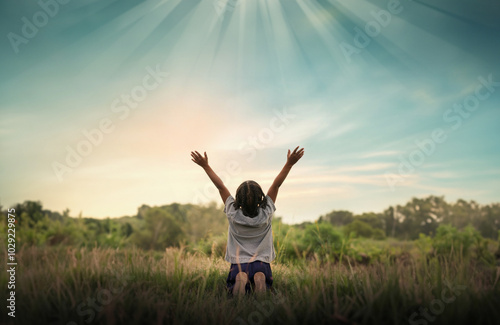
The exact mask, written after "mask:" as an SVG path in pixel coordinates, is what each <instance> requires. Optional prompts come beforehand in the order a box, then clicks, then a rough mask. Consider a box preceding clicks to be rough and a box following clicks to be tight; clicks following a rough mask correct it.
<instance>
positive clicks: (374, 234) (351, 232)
mask: <svg viewBox="0 0 500 325" xmlns="http://www.w3.org/2000/svg"><path fill="white" fill-rule="evenodd" d="M343 230H344V234H345V235H346V236H349V237H354V238H356V237H365V238H373V239H384V238H385V233H384V231H383V230H382V229H378V228H373V227H372V226H370V225H369V224H368V223H366V222H364V221H361V220H354V221H353V222H351V223H350V224H348V225H346V226H344V228H343Z"/></svg>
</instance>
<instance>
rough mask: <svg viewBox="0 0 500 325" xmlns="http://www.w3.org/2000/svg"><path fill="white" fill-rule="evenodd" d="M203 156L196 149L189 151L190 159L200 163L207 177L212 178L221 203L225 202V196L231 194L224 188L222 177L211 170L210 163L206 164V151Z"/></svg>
mask: <svg viewBox="0 0 500 325" xmlns="http://www.w3.org/2000/svg"><path fill="white" fill-rule="evenodd" d="M204 155H205V156H202V155H201V154H200V153H199V152H198V151H194V152H193V151H191V158H192V159H191V160H192V161H194V162H195V163H196V164H198V165H200V166H201V168H203V169H204V170H205V172H206V173H207V175H208V177H210V179H211V180H212V183H214V185H215V187H217V189H218V190H219V194H220V197H221V199H222V203H223V204H226V200H227V198H228V197H229V196H230V195H231V193H229V190H228V189H227V188H226V186H225V185H224V183H223V182H222V179H220V177H219V176H217V174H216V173H215V172H214V171H213V170H212V168H211V167H210V165H209V164H208V157H207V153H206V152H205V153H204Z"/></svg>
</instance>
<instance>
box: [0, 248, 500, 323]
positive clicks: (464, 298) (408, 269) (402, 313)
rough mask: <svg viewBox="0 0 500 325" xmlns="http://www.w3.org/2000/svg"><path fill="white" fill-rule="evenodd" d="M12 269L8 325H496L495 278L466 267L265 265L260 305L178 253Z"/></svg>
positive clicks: (205, 260) (24, 254)
mask: <svg viewBox="0 0 500 325" xmlns="http://www.w3.org/2000/svg"><path fill="white" fill-rule="evenodd" d="M2 251H3V252H4V253H1V254H2V255H1V260H2V263H3V265H6V256H5V250H2ZM17 259H18V273H17V279H16V307H17V308H16V319H15V324H68V323H69V324H277V323H279V324H288V325H292V324H354V323H356V324H411V322H410V321H409V318H410V316H411V315H412V313H414V312H417V314H418V313H419V308H421V307H422V308H427V309H429V308H431V309H430V310H431V312H432V310H434V311H436V310H438V311H439V313H438V314H437V315H434V314H431V316H432V318H431V319H432V320H433V321H432V322H431V321H429V320H426V319H425V318H424V317H423V316H416V317H415V318H413V321H414V322H413V323H414V324H498V320H499V319H500V308H499V306H500V283H499V282H500V281H499V276H500V269H499V268H498V267H493V266H487V265H484V264H479V263H477V262H474V261H473V260H469V259H465V258H464V259H461V258H453V259H449V258H440V259H438V258H431V259H425V258H420V257H419V256H416V255H410V256H407V257H406V258H405V259H402V260H391V259H389V258H387V259H382V262H372V263H370V264H369V265H352V264H349V262H345V263H330V262H320V261H306V260H299V261H295V262H294V264H293V265H288V264H284V263H279V264H272V270H273V277H274V292H273V293H270V294H268V295H266V296H264V297H261V298H259V299H256V297H254V296H248V297H245V298H243V299H236V298H231V297H228V295H227V294H226V291H225V280H226V277H227V273H228V270H229V264H228V263H226V262H225V261H223V260H222V259H221V258H211V257H207V256H203V255H201V254H192V253H187V252H184V251H183V250H180V249H167V250H166V251H165V252H153V251H142V250H134V249H127V250H115V249H101V248H94V249H88V248H72V247H52V248H50V247H47V248H43V247H24V248H23V249H21V251H19V252H18V253H17ZM7 281H8V280H7V272H2V273H1V275H0V285H1V287H2V288H6V287H7ZM450 289H451V290H450ZM453 289H454V290H455V292H453V291H452V290H453ZM443 290H445V291H444V292H445V293H446V294H445V295H444V299H445V300H452V298H453V297H455V298H454V299H453V301H447V302H443V295H442V293H443ZM88 299H91V300H90V303H92V299H95V300H96V301H97V304H96V305H94V307H91V306H90V303H89V300H88ZM99 300H100V301H99ZM4 301H5V300H4ZM439 301H441V303H440V302H439ZM438 307H439V308H441V307H442V308H441V309H442V310H439V308H438ZM9 322H10V323H12V324H14V322H12V319H11V318H10V317H8V316H7V311H6V309H5V307H3V312H2V314H1V316H0V323H2V324H3V323H9ZM72 322H74V323H72Z"/></svg>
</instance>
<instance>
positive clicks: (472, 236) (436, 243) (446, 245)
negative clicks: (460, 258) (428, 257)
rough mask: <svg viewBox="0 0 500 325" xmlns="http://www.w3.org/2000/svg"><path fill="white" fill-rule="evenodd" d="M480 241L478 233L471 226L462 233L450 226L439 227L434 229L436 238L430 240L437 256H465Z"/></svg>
mask: <svg viewBox="0 0 500 325" xmlns="http://www.w3.org/2000/svg"><path fill="white" fill-rule="evenodd" d="M481 240H482V237H481V235H480V234H479V232H478V231H477V230H476V229H474V228H473V227H471V226H467V227H465V228H464V229H463V230H462V231H458V230H457V228H455V227H453V226H451V225H440V226H439V227H438V228H437V229H436V236H435V237H434V238H433V239H432V247H433V248H434V251H435V253H436V254H438V255H442V254H451V253H452V252H454V253H455V254H456V253H459V252H460V253H461V254H462V255H467V254H468V253H469V248H470V247H471V246H472V245H474V244H475V243H480V242H481Z"/></svg>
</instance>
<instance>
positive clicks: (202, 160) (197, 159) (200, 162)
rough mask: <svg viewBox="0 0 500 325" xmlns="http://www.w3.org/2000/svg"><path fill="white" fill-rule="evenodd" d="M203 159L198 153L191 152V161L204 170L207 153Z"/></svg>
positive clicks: (206, 162) (206, 164)
mask: <svg viewBox="0 0 500 325" xmlns="http://www.w3.org/2000/svg"><path fill="white" fill-rule="evenodd" d="M204 154H205V157H203V156H202V155H201V154H200V153H199V152H198V151H194V152H193V151H191V157H192V158H193V159H191V160H192V161H194V162H195V163H197V164H198V165H200V166H201V167H203V168H205V167H208V157H207V152H205V153H204Z"/></svg>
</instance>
